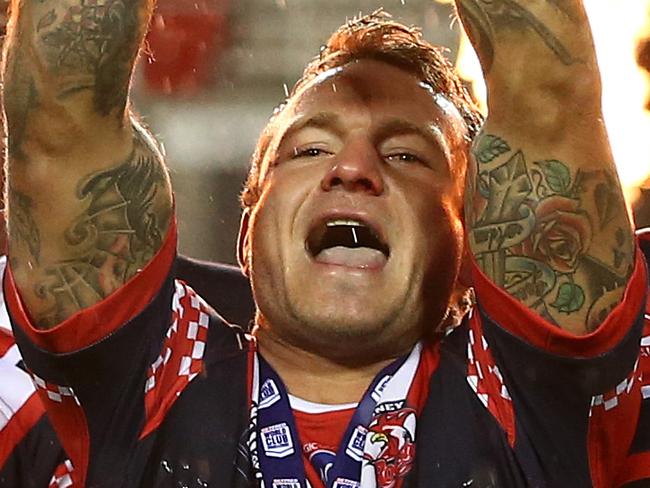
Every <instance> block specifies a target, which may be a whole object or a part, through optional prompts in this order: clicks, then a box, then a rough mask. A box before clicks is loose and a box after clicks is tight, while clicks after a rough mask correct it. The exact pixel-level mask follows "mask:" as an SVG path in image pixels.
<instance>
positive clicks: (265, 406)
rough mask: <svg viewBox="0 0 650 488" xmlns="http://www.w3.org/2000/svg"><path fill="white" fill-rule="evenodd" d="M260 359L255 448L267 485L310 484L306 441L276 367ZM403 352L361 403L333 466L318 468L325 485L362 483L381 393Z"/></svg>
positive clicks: (348, 487) (343, 487)
mask: <svg viewBox="0 0 650 488" xmlns="http://www.w3.org/2000/svg"><path fill="white" fill-rule="evenodd" d="M257 356H258V360H259V385H260V386H259V394H258V410H257V447H258V455H259V462H260V468H261V471H262V477H263V479H264V487H265V488H307V487H308V485H307V476H306V473H305V466H304V464H303V456H302V443H301V442H300V437H299V436H298V429H297V428H296V421H295V418H294V416H293V411H292V409H291V404H290V403H289V395H288V394H287V390H286V387H285V386H284V383H283V382H282V380H281V379H280V377H279V376H278V374H277V373H276V372H275V371H274V370H273V368H272V367H271V366H270V365H269V364H268V363H267V362H266V361H265V360H264V358H262V357H261V355H259V354H258V355H257ZM407 357H408V355H405V356H403V357H401V358H399V359H397V360H396V361H394V362H393V363H391V364H389V365H388V366H386V367H385V368H384V369H383V370H381V372H380V373H379V374H378V375H377V376H376V377H375V379H374V380H373V381H372V383H371V385H370V386H369V387H368V389H367V390H366V392H365V393H364V395H363V398H362V399H361V401H360V402H359V405H358V406H357V408H356V410H355V412H354V414H353V416H352V419H351V420H350V423H349V424H348V427H347V429H346V431H345V434H344V436H343V440H342V441H341V445H340V446H339V448H338V451H337V453H336V459H335V460H334V465H333V466H332V467H331V468H330V469H324V468H325V466H323V469H321V470H320V472H321V475H322V476H324V478H325V479H323V482H324V483H325V486H326V487H327V488H358V487H359V486H360V484H361V464H362V461H363V451H364V446H365V440H366V432H367V428H368V425H369V424H370V422H371V421H372V418H373V414H374V410H375V407H376V406H377V402H378V400H379V398H380V397H381V392H382V391H383V389H384V387H385V386H386V384H387V383H388V381H389V380H390V378H391V377H392V376H393V375H394V374H395V373H396V372H397V371H398V370H399V368H400V367H401V366H402V365H403V364H404V362H405V361H406V359H407Z"/></svg>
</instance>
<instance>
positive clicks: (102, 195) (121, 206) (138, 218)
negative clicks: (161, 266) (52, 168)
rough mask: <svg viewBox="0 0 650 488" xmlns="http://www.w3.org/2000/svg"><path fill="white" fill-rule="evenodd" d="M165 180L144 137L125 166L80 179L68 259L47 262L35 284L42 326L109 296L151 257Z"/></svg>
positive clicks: (161, 231) (162, 222)
mask: <svg viewBox="0 0 650 488" xmlns="http://www.w3.org/2000/svg"><path fill="white" fill-rule="evenodd" d="M167 184H168V182H167V177H166V174H165V170H164V168H163V166H162V164H161V162H160V161H159V159H158V157H157V155H156V154H155V153H153V152H152V151H151V149H150V147H149V146H148V145H147V144H146V143H145V142H144V141H143V140H142V139H136V143H135V147H134V150H133V154H132V156H131V157H130V158H129V160H128V161H126V162H125V163H124V164H122V165H120V166H118V167H115V168H112V169H110V170H107V171H102V172H100V173H98V174H94V175H91V176H90V177H88V178H87V179H86V180H85V181H84V182H83V183H82V185H81V187H80V190H79V195H78V197H79V199H80V201H81V202H82V203H83V204H84V208H85V211H84V212H83V213H82V214H81V215H80V216H79V217H78V218H77V220H76V222H74V224H73V225H72V226H71V227H70V228H68V229H67V230H66V231H65V234H64V242H65V244H66V246H67V254H68V255H69V257H68V258H67V259H65V260H63V261H60V262H56V263H54V264H53V265H49V266H46V267H45V268H44V270H43V271H44V272H43V275H44V276H45V278H44V279H42V280H40V281H39V282H37V283H36V284H35V290H34V291H35V294H36V296H37V297H38V299H39V300H41V301H42V303H43V304H45V305H46V306H43V307H41V310H40V312H38V313H36V314H34V315H35V320H36V322H37V323H38V325H39V326H40V327H44V328H47V327H52V326H54V325H56V324H58V323H60V322H61V321H62V320H64V319H65V318H67V317H68V316H70V315H71V314H72V313H74V312H76V311H79V310H81V309H82V308H85V307H88V306H91V305H93V304H94V303H96V302H98V301H99V300H101V299H103V298H105V297H107V296H108V295H109V294H110V293H112V292H113V291H115V290H116V289H117V288H119V287H120V286H122V285H123V284H124V283H126V282H127V281H128V280H129V279H130V278H131V277H133V276H134V275H135V274H136V273H137V272H138V271H139V270H140V269H142V267H144V265H146V263H147V262H148V261H150V260H151V258H152V257H153V256H154V254H155V253H156V252H157V251H158V249H159V248H160V246H161V244H162V241H163V238H164V235H165V233H166V232H167V227H168V221H169V218H170V213H171V209H170V208H169V206H168V205H167V204H166V199H165V198H161V197H163V195H164V194H165V193H166V192H167ZM161 201H162V202H163V203H162V206H163V208H162V211H161V208H160V206H161V203H160V202H161Z"/></svg>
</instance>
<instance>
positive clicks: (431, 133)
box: [375, 118, 451, 157]
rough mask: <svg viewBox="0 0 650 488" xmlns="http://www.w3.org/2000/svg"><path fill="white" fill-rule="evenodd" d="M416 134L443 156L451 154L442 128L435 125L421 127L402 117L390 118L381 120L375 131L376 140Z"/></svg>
mask: <svg viewBox="0 0 650 488" xmlns="http://www.w3.org/2000/svg"><path fill="white" fill-rule="evenodd" d="M401 135H416V136H419V137H421V138H422V139H424V140H426V141H427V142H428V143H429V144H431V145H433V146H436V147H437V148H439V149H440V150H442V152H443V153H444V155H445V156H447V157H449V156H451V151H450V148H449V143H448V142H447V139H446V138H445V136H444V135H443V132H442V129H440V128H439V127H438V126H437V125H435V126H432V127H422V126H420V125H418V124H414V123H413V122H410V121H408V120H404V119H398V118H396V119H390V120H387V121H386V122H383V123H382V124H381V125H380V126H379V128H378V129H377V132H376V135H375V137H376V140H378V141H384V140H386V139H389V138H390V137H394V136H401Z"/></svg>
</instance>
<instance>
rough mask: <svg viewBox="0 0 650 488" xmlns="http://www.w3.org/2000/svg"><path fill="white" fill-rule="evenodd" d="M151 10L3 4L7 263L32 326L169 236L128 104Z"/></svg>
mask: <svg viewBox="0 0 650 488" xmlns="http://www.w3.org/2000/svg"><path fill="white" fill-rule="evenodd" d="M153 3H154V2H153V0H92V1H91V0H13V1H12V3H11V17H10V25H9V31H8V37H7V42H6V46H5V53H4V66H3V71H4V87H5V91H4V106H5V111H6V117H7V126H8V161H9V170H8V175H9V185H8V200H9V255H10V260H11V261H10V262H11V267H12V271H13V274H14V278H15V281H16V284H17V286H18V288H19V290H20V292H21V295H22V298H23V301H24V303H25V304H26V306H27V308H28V310H29V312H30V314H31V316H32V318H33V319H34V322H35V323H36V324H37V326H39V327H41V328H50V327H52V326H54V325H56V324H58V323H59V322H61V321H63V320H64V319H66V318H68V317H69V316H71V315H72V314H74V313H75V312H77V311H79V310H81V309H83V308H85V307H89V306H92V305H93V304H95V303H97V302H98V301H100V300H101V299H103V298H105V297H106V296H108V295H109V294H110V293H112V292H113V291H115V290H116V289H117V288H119V287H120V286H121V285H123V284H124V283H125V282H126V281H127V280H128V279H129V278H131V277H132V276H133V275H134V274H135V273H137V272H138V271H139V270H140V269H141V268H142V267H143V266H145V264H146V263H147V262H148V261H149V260H150V259H151V258H152V256H153V255H154V254H155V253H156V251H157V250H158V249H159V248H160V246H161V244H162V241H163V239H164V237H165V234H166V232H167V230H168V227H169V223H170V218H171V213H172V212H171V208H172V197H171V189H170V184H169V179H168V176H167V173H166V170H165V168H164V165H163V161H162V157H161V153H160V151H159V150H158V148H157V146H156V143H155V141H154V140H153V138H152V137H151V136H150V135H149V134H148V133H147V131H146V130H145V129H144V128H143V127H142V126H141V125H139V124H138V122H137V121H136V120H135V118H134V117H133V116H132V114H131V112H130V110H129V99H128V92H129V85H130V80H131V74H132V71H133V66H134V63H135V60H136V58H137V55H138V51H139V48H140V44H141V42H142V38H143V36H144V34H145V32H146V28H147V25H148V22H149V18H150V15H151V10H152V8H153Z"/></svg>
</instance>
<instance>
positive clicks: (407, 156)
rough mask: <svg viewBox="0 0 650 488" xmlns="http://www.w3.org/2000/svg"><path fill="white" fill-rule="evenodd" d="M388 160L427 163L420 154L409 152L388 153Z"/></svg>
mask: <svg viewBox="0 0 650 488" xmlns="http://www.w3.org/2000/svg"><path fill="white" fill-rule="evenodd" d="M386 160H387V161H390V162H398V163H417V164H426V163H425V162H424V161H422V159H421V158H420V157H419V156H417V155H415V154H412V153H408V152H399V153H394V154H388V155H387V156H386Z"/></svg>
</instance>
